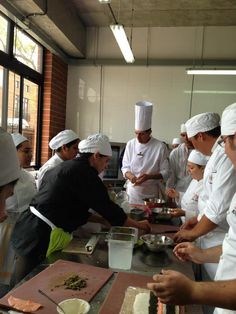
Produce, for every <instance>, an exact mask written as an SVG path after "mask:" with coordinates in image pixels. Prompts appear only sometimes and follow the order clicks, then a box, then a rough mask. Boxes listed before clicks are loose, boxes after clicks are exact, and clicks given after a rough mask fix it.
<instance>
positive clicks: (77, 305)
mask: <svg viewBox="0 0 236 314" xmlns="http://www.w3.org/2000/svg"><path fill="white" fill-rule="evenodd" d="M59 305H60V307H61V308H62V309H63V310H64V312H65V313H63V312H62V310H61V309H60V308H59V307H57V313H59V314H86V313H88V311H89V310H90V305H89V303H88V302H87V301H85V300H82V299H76V298H74V299H66V300H64V301H61V302H60V303H59Z"/></svg>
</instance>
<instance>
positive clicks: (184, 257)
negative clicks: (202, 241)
mask: <svg viewBox="0 0 236 314" xmlns="http://www.w3.org/2000/svg"><path fill="white" fill-rule="evenodd" d="M173 252H174V254H175V256H176V257H177V258H178V259H179V260H181V261H183V262H185V261H191V262H194V263H196V264H202V263H203V250H202V249H200V248H199V247H197V246H195V245H194V244H193V243H190V242H182V243H180V244H177V245H176V247H175V248H174V250H173Z"/></svg>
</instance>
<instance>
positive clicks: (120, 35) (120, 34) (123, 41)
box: [110, 24, 134, 63]
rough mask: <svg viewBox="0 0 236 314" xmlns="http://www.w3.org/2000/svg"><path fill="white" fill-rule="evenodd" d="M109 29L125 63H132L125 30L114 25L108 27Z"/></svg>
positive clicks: (132, 56) (131, 54) (132, 59)
mask: <svg viewBox="0 0 236 314" xmlns="http://www.w3.org/2000/svg"><path fill="white" fill-rule="evenodd" d="M110 28H111V30H112V32H113V35H114V36H115V39H116V41H117V43H118V45H119V47H120V50H121V52H122V54H123V56H124V58H125V61H126V62H127V63H133V62H134V55H133V52H132V50H131V48H130V45H129V42H128V39H127V36H126V34H125V30H124V27H123V25H120V24H114V25H110Z"/></svg>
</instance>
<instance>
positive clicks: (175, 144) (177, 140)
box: [171, 137, 182, 149]
mask: <svg viewBox="0 0 236 314" xmlns="http://www.w3.org/2000/svg"><path fill="white" fill-rule="evenodd" d="M181 143H182V142H181V139H180V138H179V137H175V138H173V140H172V144H171V147H172V148H173V149H174V148H176V147H178V146H179V145H180V144H181Z"/></svg>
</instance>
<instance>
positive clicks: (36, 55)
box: [13, 27, 43, 73]
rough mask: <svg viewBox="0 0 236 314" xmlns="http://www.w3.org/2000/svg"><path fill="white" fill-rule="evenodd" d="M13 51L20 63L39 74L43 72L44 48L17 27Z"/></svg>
mask: <svg viewBox="0 0 236 314" xmlns="http://www.w3.org/2000/svg"><path fill="white" fill-rule="evenodd" d="M13 51H14V57H15V58H16V59H17V60H18V61H20V62H22V63H24V64H25V65H27V66H28V67H30V68H31V69H33V70H35V71H37V72H40V73H41V72H42V53H43V49H42V47H41V46H40V45H38V44H37V43H36V42H35V41H33V40H32V39H31V38H30V37H29V36H27V35H26V34H25V33H23V32H22V31H21V30H20V29H19V28H17V27H15V32H14V47H13Z"/></svg>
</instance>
